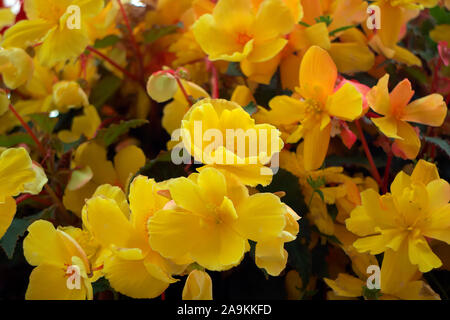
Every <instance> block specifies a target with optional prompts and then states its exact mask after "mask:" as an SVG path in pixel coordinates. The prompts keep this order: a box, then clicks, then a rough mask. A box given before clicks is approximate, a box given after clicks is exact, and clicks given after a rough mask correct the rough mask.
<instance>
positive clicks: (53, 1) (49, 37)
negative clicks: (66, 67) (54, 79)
mask: <svg viewBox="0 0 450 320" xmlns="http://www.w3.org/2000/svg"><path fill="white" fill-rule="evenodd" d="M103 5H104V1H103V0H64V1H61V0H41V1H36V0H25V2H24V8H25V12H26V14H27V17H28V20H22V21H20V22H18V23H17V24H15V25H14V26H12V27H11V28H9V29H8V30H7V31H6V32H5V37H4V40H3V43H2V46H3V47H4V48H11V47H18V48H26V47H28V46H31V45H34V44H37V43H40V42H42V45H40V46H39V48H38V49H37V56H38V58H39V61H40V63H41V64H42V65H45V66H48V67H52V66H54V65H55V64H56V63H58V62H60V61H65V60H68V59H72V58H77V57H78V56H79V55H80V54H81V53H82V52H83V51H84V49H85V48H86V46H87V45H88V44H89V38H88V33H87V28H86V21H87V19H88V18H90V17H93V16H95V15H97V14H98V13H99V12H100V11H101V9H102V8H103Z"/></svg>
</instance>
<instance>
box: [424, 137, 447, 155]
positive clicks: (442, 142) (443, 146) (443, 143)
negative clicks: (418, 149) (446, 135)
mask: <svg viewBox="0 0 450 320" xmlns="http://www.w3.org/2000/svg"><path fill="white" fill-rule="evenodd" d="M425 141H426V142H429V143H432V144H434V145H436V146H438V147H439V148H440V149H442V150H443V151H444V152H445V153H446V154H447V156H448V157H450V145H449V144H448V142H447V141H446V140H443V139H441V138H437V137H425Z"/></svg>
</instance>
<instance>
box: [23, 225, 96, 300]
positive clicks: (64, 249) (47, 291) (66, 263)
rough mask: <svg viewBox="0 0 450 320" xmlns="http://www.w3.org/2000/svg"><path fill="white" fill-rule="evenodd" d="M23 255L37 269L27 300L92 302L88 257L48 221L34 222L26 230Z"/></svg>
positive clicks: (34, 272) (34, 271)
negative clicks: (89, 300)
mask: <svg viewBox="0 0 450 320" xmlns="http://www.w3.org/2000/svg"><path fill="white" fill-rule="evenodd" d="M23 252H24V255H25V258H26V259H27V261H28V263H29V264H31V265H32V266H36V268H34V269H33V271H32V272H31V275H30V282H29V284H28V289H27V292H26V294H25V298H26V299H27V300H85V299H86V298H87V299H92V298H93V296H92V285H91V282H90V280H89V278H88V277H89V274H90V273H91V268H90V264H89V261H88V259H87V256H86V254H85V252H84V251H83V249H82V248H81V247H80V245H79V244H78V243H77V242H76V241H75V240H74V239H73V238H72V237H71V236H69V235H68V234H67V233H65V232H64V231H62V230H59V229H55V228H54V227H53V225H52V224H51V223H50V222H48V221H44V220H38V221H36V222H34V223H33V224H32V225H31V226H29V227H28V235H27V237H26V238H25V240H24V241H23ZM69 284H72V285H73V286H70V285H69Z"/></svg>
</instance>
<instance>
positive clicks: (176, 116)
mask: <svg viewBox="0 0 450 320" xmlns="http://www.w3.org/2000/svg"><path fill="white" fill-rule="evenodd" d="M181 83H182V85H183V87H184V89H185V90H186V93H187V94H188V95H189V96H191V97H192V98H193V99H194V100H197V99H201V98H209V94H208V92H206V91H205V90H204V89H203V88H202V87H200V86H199V85H196V84H195V83H193V82H191V81H186V80H181ZM189 107H190V104H189V102H188V101H186V98H185V96H184V94H183V92H182V91H181V89H180V88H179V87H178V86H177V90H176V92H175V95H173V101H171V102H169V103H168V104H167V105H166V106H165V107H164V112H163V117H162V120H161V121H162V126H163V128H164V129H166V131H167V132H168V133H169V134H172V132H173V131H175V130H176V129H179V128H180V127H181V120H183V117H184V115H185V114H186V112H187V111H188V110H189Z"/></svg>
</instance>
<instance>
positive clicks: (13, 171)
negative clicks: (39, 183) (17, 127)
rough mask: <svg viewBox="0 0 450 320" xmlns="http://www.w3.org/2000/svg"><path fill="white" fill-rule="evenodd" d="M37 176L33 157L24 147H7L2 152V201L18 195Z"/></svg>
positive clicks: (0, 180) (0, 187) (0, 181)
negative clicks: (32, 160)
mask: <svg viewBox="0 0 450 320" xmlns="http://www.w3.org/2000/svg"><path fill="white" fill-rule="evenodd" d="M35 178H36V173H35V171H34V170H33V168H32V162H31V158H30V156H29V155H28V152H27V151H26V150H25V149H24V148H10V149H6V150H5V151H3V152H2V153H1V154H0V203H2V202H4V199H5V198H6V197H7V196H17V195H18V194H19V193H21V192H23V191H24V190H25V185H26V184H27V183H30V182H32V181H33V180H34V179H35Z"/></svg>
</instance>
